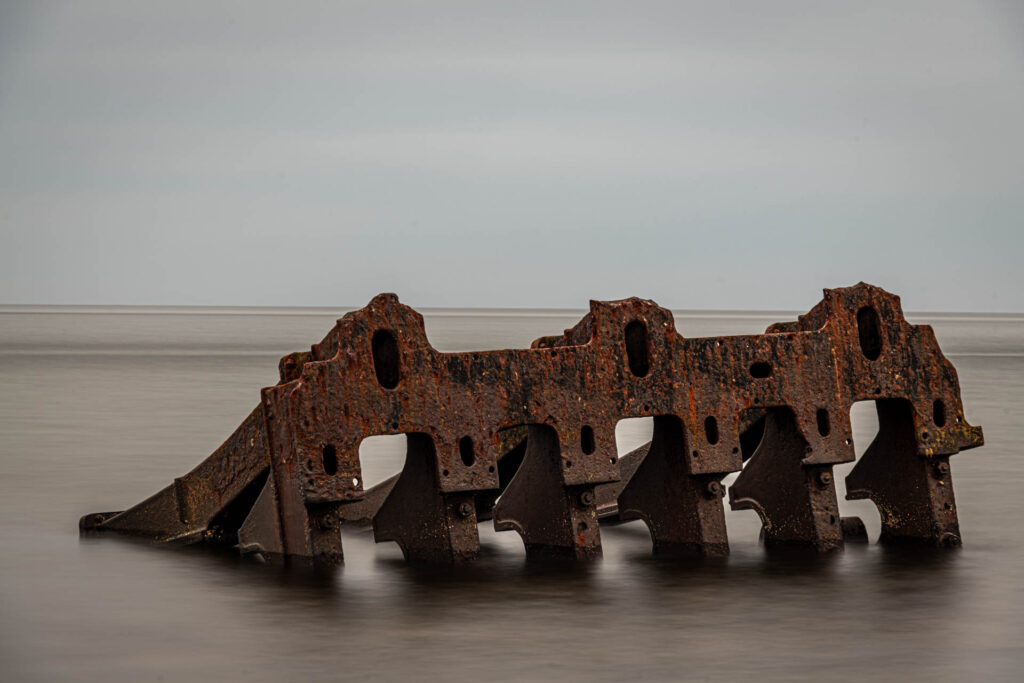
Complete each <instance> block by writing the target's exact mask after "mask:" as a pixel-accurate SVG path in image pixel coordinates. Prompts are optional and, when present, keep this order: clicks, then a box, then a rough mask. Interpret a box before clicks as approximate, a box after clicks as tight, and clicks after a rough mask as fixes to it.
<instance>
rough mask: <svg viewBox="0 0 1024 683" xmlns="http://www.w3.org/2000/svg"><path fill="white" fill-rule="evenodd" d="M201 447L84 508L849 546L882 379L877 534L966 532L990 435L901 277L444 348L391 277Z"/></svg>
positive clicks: (548, 548) (474, 539)
mask: <svg viewBox="0 0 1024 683" xmlns="http://www.w3.org/2000/svg"><path fill="white" fill-rule="evenodd" d="M279 369H280V375H281V381H280V383H279V384H277V385H275V386H273V387H268V388H266V389H264V390H263V392H262V400H261V401H260V404H259V406H257V407H256V409H255V410H254V411H253V412H252V413H251V414H250V415H249V417H248V418H246V420H245V421H244V422H243V423H242V425H241V426H240V427H239V429H238V430H237V431H236V432H235V433H234V434H233V435H232V436H231V437H229V438H228V440H227V441H226V442H225V443H224V444H223V445H222V446H221V447H220V448H219V449H217V451H215V452H214V453H213V455H211V456H210V457H209V458H208V459H207V460H205V461H204V462H203V463H202V464H200V465H199V466H198V467H197V468H196V469H195V470H193V471H192V472H190V473H188V474H186V475H185V476H183V477H180V478H178V479H176V480H175V481H174V483H173V484H172V485H171V486H169V487H167V488H165V489H164V490H162V491H160V492H159V493H157V494H156V495H154V496H153V497H151V498H149V499H148V500H146V501H143V502H142V503H139V504H138V505H136V506H135V507H133V508H130V509H128V510H126V511H124V512H120V513H95V514H92V515H87V516H86V517H83V518H82V521H81V528H82V529H83V530H84V531H100V530H110V531H119V532H123V533H128V534H135V535H141V536H145V537H149V538H152V539H154V540H157V541H164V542H166V541H182V542H195V541H200V540H218V541H221V542H227V543H231V544H237V545H238V546H239V547H240V548H241V549H242V550H243V551H245V552H259V553H263V554H280V555H285V556H291V557H304V558H313V559H316V560H321V561H332V562H336V561H340V560H341V558H342V547H341V534H340V531H339V527H340V526H341V525H342V524H372V526H373V531H374V535H375V538H376V540H377V541H395V542H397V543H398V544H399V545H400V546H401V548H402V550H403V552H404V553H405V555H406V557H407V558H409V559H410V560H413V561H426V562H452V561H462V560H468V559H472V558H473V557H474V556H475V555H476V554H477V552H478V549H479V541H478V534H477V524H478V522H479V521H481V520H486V519H493V523H494V526H495V528H496V529H497V530H499V531H500V530H509V529H514V530H515V531H517V532H518V533H519V534H520V535H521V536H522V539H523V542H524V544H525V546H526V550H527V553H528V554H530V555H537V556H559V557H575V558H586V557H591V556H594V555H598V554H600V551H601V537H600V529H599V525H598V521H599V518H604V517H615V518H617V519H622V520H628V519H642V520H644V522H645V523H646V524H647V526H648V528H649V529H650V532H651V536H652V538H653V542H654V548H655V551H656V552H658V553H698V554H724V553H727V552H728V548H729V545H728V539H727V537H726V528H725V514H724V507H723V499H724V496H725V487H724V486H723V485H722V484H721V481H722V479H723V477H725V476H726V475H727V474H729V473H731V472H741V473H740V475H739V476H738V477H737V479H736V480H735V482H734V483H733V485H732V486H730V487H729V491H728V493H729V503H730V505H731V506H732V508H733V509H751V510H755V511H756V512H757V514H758V515H759V516H760V517H761V521H762V533H763V537H764V540H765V543H766V544H768V545H774V546H788V545H795V546H808V547H811V548H815V549H818V550H821V551H827V550H833V549H836V548H840V547H841V546H842V545H843V542H844V530H845V531H846V534H847V536H849V535H850V534H853V535H859V534H862V533H863V525H862V524H860V523H859V521H858V520H856V519H845V520H844V519H842V518H840V515H839V508H838V502H837V499H836V488H835V482H834V480H833V476H832V467H833V466H834V465H836V464H840V463H848V462H851V461H853V460H854V458H855V456H854V448H853V435H852V433H851V427H850V407H851V406H852V405H853V404H854V403H855V402H857V401H865V400H871V401H875V402H876V406H877V409H878V414H879V425H880V429H879V433H878V435H877V436H876V437H875V440H874V441H873V442H872V444H871V445H870V447H869V448H868V449H867V451H866V452H865V454H864V455H863V456H862V457H861V458H860V460H859V462H857V464H856V466H855V467H854V468H853V470H852V471H851V473H850V475H849V476H848V477H847V490H848V496H847V497H848V498H869V499H871V500H872V501H874V503H875V504H876V505H877V506H878V508H879V511H880V513H881V519H882V539H881V540H882V541H885V542H895V541H905V542H918V543H927V544H933V545H958V544H959V543H960V530H959V525H958V520H957V513H956V505H955V502H954V499H953V486H952V480H951V477H950V471H949V456H951V455H953V454H955V453H958V452H959V451H961V450H964V449H967V448H973V447H976V446H980V445H982V432H981V429H980V428H979V427H973V426H971V425H969V424H968V423H967V421H966V420H965V419H964V413H963V406H962V404H961V400H960V389H959V385H958V382H957V376H956V372H955V370H954V369H953V366H952V365H951V364H950V363H949V361H948V360H946V358H945V357H944V356H943V355H942V353H941V351H940V350H939V347H938V344H937V343H936V340H935V337H934V334H933V333H932V330H931V328H930V327H928V326H926V325H910V324H909V323H907V322H906V320H905V319H904V317H903V312H902V310H901V307H900V301H899V298H898V297H895V296H893V295H891V294H888V293H887V292H885V291H883V290H881V289H878V288H876V287H872V286H870V285H865V284H859V285H856V286H854V287H849V288H843V289H832V290H825V298H824V299H823V300H822V301H821V303H819V304H818V305H817V306H815V307H814V308H813V309H812V310H811V311H810V312H809V313H807V314H806V315H803V316H800V318H799V319H798V320H797V321H796V322H789V323H778V324H776V325H772V326H771V327H770V328H769V329H768V330H767V332H766V333H765V334H762V335H748V336H733V337H716V338H699V339H688V338H686V337H683V336H681V335H680V334H679V333H678V332H677V331H676V328H675V324H674V321H673V318H672V314H671V313H670V312H669V311H668V310H666V309H663V308H660V307H659V306H657V305H656V304H654V303H653V302H651V301H648V300H644V299H635V298H634V299H626V300H623V301H612V302H597V301H595V302H591V305H590V312H589V313H587V314H586V315H585V316H584V317H583V319H582V320H580V322H579V323H578V324H576V326H574V327H573V328H571V329H569V330H566V331H565V332H564V333H563V334H561V335H556V336H551V337H543V338H541V339H538V340H536V341H535V342H534V343H533V345H532V346H531V348H529V349H514V350H503V351H480V352H475V353H440V352H438V351H436V350H435V349H434V348H433V347H432V346H431V345H430V343H429V342H428V341H427V338H426V334H425V332H424V327H423V318H422V317H421V316H420V315H419V314H418V313H416V312H415V311H414V310H412V309H411V308H409V307H407V306H404V305H402V304H401V303H399V301H398V298H397V297H396V296H394V295H393V294H381V295H379V296H377V297H375V298H374V299H373V300H372V301H371V302H370V304H369V305H368V306H367V307H366V308H363V309H361V310H358V311H354V312H352V313H349V314H347V315H346V316H345V317H343V318H342V319H341V320H339V321H338V323H337V325H336V326H335V327H334V328H333V329H332V330H331V332H330V333H329V334H328V335H327V337H325V338H324V340H323V341H322V342H320V343H319V344H316V345H314V346H313V347H312V348H311V349H310V351H308V352H300V353H293V354H289V355H288V356H285V358H283V359H282V361H281V363H280V367H279ZM648 416H649V417H653V418H654V419H653V423H654V428H653V437H652V440H651V442H650V443H648V444H647V445H645V446H643V447H641V448H639V449H637V450H635V451H633V452H632V453H630V454H628V455H625V456H623V457H622V458H621V459H620V458H619V457H618V455H617V452H616V443H615V426H616V424H617V423H618V421H619V420H621V419H624V418H634V417H648ZM380 434H405V435H406V442H407V453H406V462H405V466H404V468H403V470H402V472H401V473H400V474H398V475H397V476H395V477H392V478H391V479H389V480H387V481H385V482H383V483H381V484H379V485H378V486H376V487H373V488H371V489H368V490H364V489H363V485H362V483H363V482H362V472H361V468H360V461H359V445H360V443H361V442H362V441H363V439H365V438H367V437H369V436H374V435H380Z"/></svg>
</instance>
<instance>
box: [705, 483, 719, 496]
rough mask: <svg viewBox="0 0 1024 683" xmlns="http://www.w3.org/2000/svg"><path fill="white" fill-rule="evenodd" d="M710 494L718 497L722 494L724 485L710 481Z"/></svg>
mask: <svg viewBox="0 0 1024 683" xmlns="http://www.w3.org/2000/svg"><path fill="white" fill-rule="evenodd" d="M707 492H708V495H709V496H711V497H717V496H720V495H722V485H721V484H719V483H718V482H717V481H709V482H708V485H707Z"/></svg>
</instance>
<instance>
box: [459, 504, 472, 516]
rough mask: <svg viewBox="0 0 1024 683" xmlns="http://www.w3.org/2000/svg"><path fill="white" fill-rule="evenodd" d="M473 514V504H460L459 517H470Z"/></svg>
mask: <svg viewBox="0 0 1024 683" xmlns="http://www.w3.org/2000/svg"><path fill="white" fill-rule="evenodd" d="M471 514H473V504H472V503H470V502H469V501H465V502H463V503H459V517H469V516H470V515H471Z"/></svg>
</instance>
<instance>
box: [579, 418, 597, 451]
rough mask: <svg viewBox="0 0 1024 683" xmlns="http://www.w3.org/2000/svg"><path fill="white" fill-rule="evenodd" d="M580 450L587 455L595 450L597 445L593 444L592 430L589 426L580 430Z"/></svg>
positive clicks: (584, 426)
mask: <svg viewBox="0 0 1024 683" xmlns="http://www.w3.org/2000/svg"><path fill="white" fill-rule="evenodd" d="M580 450H581V451H583V452H584V453H585V454H587V455H590V454H591V453H593V452H594V451H595V450H597V444H596V443H595V442H594V428H593V427H591V426H590V425H583V427H582V428H581V429H580Z"/></svg>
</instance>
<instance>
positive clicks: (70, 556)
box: [0, 307, 1024, 682]
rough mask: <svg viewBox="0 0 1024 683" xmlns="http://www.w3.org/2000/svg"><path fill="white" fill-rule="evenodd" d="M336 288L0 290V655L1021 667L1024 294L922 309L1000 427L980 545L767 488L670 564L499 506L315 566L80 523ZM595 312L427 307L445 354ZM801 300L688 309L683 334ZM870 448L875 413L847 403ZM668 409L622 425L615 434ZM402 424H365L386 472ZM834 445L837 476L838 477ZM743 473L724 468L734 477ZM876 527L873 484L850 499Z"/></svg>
mask: <svg viewBox="0 0 1024 683" xmlns="http://www.w3.org/2000/svg"><path fill="white" fill-rule="evenodd" d="M337 313H338V312H335V311H327V310H322V309H272V310H252V309H122V308H119V309H99V308H88V309H85V308H62V309H33V308H11V307H8V308H4V309H0V382H2V389H3V390H2V392H0V680H2V681H21V680H33V681H62V680H76V681H77V680H103V681H142V680H147V681H148V680H161V681H203V680H240V681H290V680H323V679H353V680H415V681H419V680H443V681H449V682H456V681H461V680H471V679H479V680H492V681H512V680H516V681H518V680H544V681H554V680H593V681H624V680H625V681H630V680H723V681H735V680H740V679H741V678H749V679H760V680H785V681H795V680H813V681H820V680H852V679H858V680H893V681H897V680H930V681H962V680H965V679H971V680H978V681H987V680H1020V679H1021V678H1022V677H1024V674H1022V673H1021V671H1020V669H1021V667H1022V666H1024V653H1022V650H1021V640H1022V636H1024V543H1022V542H1024V532H1022V530H1021V521H1020V517H1021V512H1022V509H1024V504H1022V503H1021V500H1022V495H1021V487H1022V485H1024V458H1022V457H1021V455H1022V453H1021V450H1022V447H1021V445H1020V444H1021V443H1022V442H1024V426H1022V423H1021V415H1022V414H1024V317H1022V316H998V315H992V316H963V315H959V316H955V315H930V316H918V317H916V318H914V322H928V323H931V324H933V325H934V326H935V329H936V333H937V335H938V337H939V341H940V343H941V344H942V346H943V349H944V350H945V351H946V353H947V354H948V355H949V356H950V358H951V359H952V360H953V362H954V364H955V365H956V367H957V369H958V371H959V373H960V380H961V385H962V390H963V398H964V404H965V408H966V414H967V419H968V420H969V421H970V422H971V423H973V424H980V425H982V426H983V427H984V429H985V437H986V441H987V443H986V446H985V447H984V448H980V449H976V450H972V451H968V452H965V453H964V454H961V455H959V456H956V457H955V458H953V460H952V468H953V475H954V479H953V480H954V483H955V487H956V497H957V502H958V507H959V511H960V521H961V527H962V530H963V537H964V547H963V548H962V549H959V550H954V551H942V552H931V551H921V550H917V551H912V552H907V551H903V552H898V551H895V550H891V549H885V548H882V547H880V546H877V545H873V544H872V545H869V546H848V547H847V549H846V550H845V551H844V552H842V553H838V554H834V555H830V556H825V557H792V556H775V555H768V554H766V553H765V551H764V550H763V548H762V547H761V546H759V545H758V542H757V534H758V527H759V524H758V521H757V519H756V516H755V515H754V513H753V512H738V513H732V512H727V522H728V525H729V535H730V542H731V545H732V554H731V555H730V556H729V557H728V558H725V559H720V560H707V561H697V560H694V561H664V560H656V559H654V558H652V557H651V554H650V537H649V535H648V534H647V531H646V529H645V527H644V526H643V525H642V524H641V523H632V524H628V525H624V526H619V527H613V528H606V527H603V528H602V531H601V533H602V540H603V544H604V557H603V559H601V560H600V561H597V562H594V563H591V564H586V565H579V566H575V565H551V564H533V563H529V562H527V561H526V559H525V557H524V554H523V549H522V543H521V541H520V539H519V537H518V535H516V534H515V533H514V532H503V533H500V534H498V533H495V532H494V531H493V530H492V528H491V526H490V523H489V522H487V523H483V524H481V527H480V537H481V538H480V541H481V545H482V549H483V558H482V560H481V561H480V562H479V563H477V564H475V565H473V566H471V567H468V568H464V569H460V570H458V571H425V570H417V569H414V568H412V567H409V566H407V565H406V564H405V563H404V562H403V561H402V557H401V553H400V551H399V549H398V547H397V546H395V545H394V544H390V543H389V544H381V545H375V544H374V543H373V541H372V537H371V535H369V534H366V533H359V532H352V533H346V535H345V538H344V542H345V554H346V563H345V565H344V566H343V567H341V568H338V569H337V570H331V571H321V572H313V571H309V570H302V569H295V568H293V569H289V568H287V567H282V566H277V565H274V564H260V563H259V562H256V561H254V560H252V559H249V558H240V557H238V556H237V554H236V553H234V552H233V551H231V550H215V549H203V548H184V549H183V548H158V547H153V546H150V545H148V544H146V543H140V542H138V541H131V540H128V539H124V538H121V537H116V536H104V537H100V538H79V535H78V529H77V523H78V518H79V517H80V516H81V515H83V514H85V513H88V512H95V511H101V510H111V509H123V508H124V507H127V506H130V505H132V504H134V503H136V502H138V501H140V500H142V499H143V498H145V497H146V496H148V495H150V494H151V493H153V492H155V491H156V490H158V489H160V488H162V487H163V486H165V485H166V484H168V483H170V481H171V480H172V479H173V478H174V477H175V476H178V475H180V474H183V473H184V472H186V471H188V470H189V469H191V468H192V467H193V466H194V465H195V464H196V463H198V462H199V461H200V460H201V459H203V458H204V457H205V456H206V455H208V454H209V453H210V452H211V451H212V450H213V449H214V448H216V447H217V446H218V445H219V444H220V443H221V441H222V440H223V439H224V438H225V437H227V436H228V435H229V434H230V433H231V431H232V430H233V429H234V428H235V427H236V426H237V424H238V423H239V422H240V421H241V419H242V418H243V417H244V416H245V415H246V414H247V413H248V411H249V410H250V409H251V408H252V407H253V406H254V405H256V402H257V400H258V397H259V389H260V387H263V386H267V385H270V384H273V383H274V382H275V381H276V379H277V370H276V367H277V359H278V357H279V356H280V355H282V354H283V353H286V352H288V351H292V350H296V349H302V348H307V347H308V346H309V344H310V343H312V342H314V341H318V340H319V339H320V338H321V337H322V336H323V335H324V334H325V333H326V331H327V330H328V329H329V328H330V326H331V325H332V324H333V321H334V319H335V317H337ZM579 316H580V312H578V311H433V312H429V311H428V312H427V313H426V325H427V333H428V335H429V337H430V339H431V341H432V342H433V344H434V345H435V346H436V347H437V348H439V349H441V350H445V351H456V350H459V351H461V350H469V349H490V348H504V347H512V346H526V345H528V344H529V343H530V341H531V340H532V339H533V338H535V337H538V336H541V335H547V334H555V333H558V332H560V331H561V330H562V329H563V328H565V327H568V326H570V325H572V324H573V323H574V322H575V321H576V320H577V319H578V318H579ZM792 317H793V316H792V314H762V313H750V314H732V313H718V314H716V313H701V314H694V313H677V314H676V326H677V328H678V329H679V331H680V333H682V334H684V335H686V336H706V335H720V334H746V333H759V332H762V331H763V330H764V328H765V327H766V326H767V324H768V323H770V322H773V321H776V320H786V319H791V318H792ZM854 418H855V438H856V442H857V445H858V447H859V450H862V449H863V448H864V446H866V445H867V442H868V441H869V440H870V438H871V436H872V430H873V429H874V424H873V415H872V410H871V408H870V406H869V405H863V404H858V405H857V406H856V407H855V409H854ZM649 429H650V424H649V421H645V420H638V421H631V422H629V423H625V424H623V425H621V426H620V429H619V438H620V447H621V448H624V449H629V448H632V447H633V446H635V445H637V444H638V443H640V442H642V441H643V440H644V437H645V435H646V434H647V433H648V432H649ZM402 459H403V456H402V444H401V443H400V442H398V443H396V442H395V441H394V440H393V439H392V440H390V441H389V440H386V439H382V440H375V441H374V442H373V443H372V444H370V443H368V444H367V445H366V446H365V447H364V453H363V460H364V465H363V467H364V474H365V477H366V479H367V481H368V482H369V483H373V482H374V481H377V480H380V479H382V478H384V477H385V476H387V475H389V474H391V473H392V472H395V471H397V470H398V469H399V468H400V466H401V463H402ZM842 469H847V470H848V469H849V466H846V467H845V468H837V470H838V474H839V475H840V476H839V477H837V480H838V481H840V482H841V480H842V474H843V471H842ZM728 481H729V480H727V483H728ZM841 507H842V510H843V513H844V514H858V515H861V516H862V517H863V518H864V519H865V522H867V524H868V528H869V530H870V532H871V534H872V537H873V538H874V537H877V533H878V526H879V524H878V516H877V513H876V512H875V511H874V507H873V506H872V505H871V504H870V503H868V502H864V501H857V502H855V503H847V502H841Z"/></svg>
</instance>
